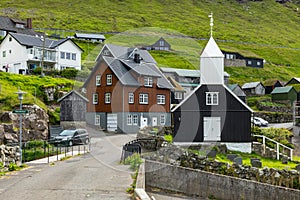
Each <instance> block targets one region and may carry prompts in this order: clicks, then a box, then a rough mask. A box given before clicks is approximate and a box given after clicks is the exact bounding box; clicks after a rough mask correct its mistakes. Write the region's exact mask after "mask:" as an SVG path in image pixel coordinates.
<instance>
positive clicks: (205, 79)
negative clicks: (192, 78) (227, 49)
mask: <svg viewBox="0 0 300 200" xmlns="http://www.w3.org/2000/svg"><path fill="white" fill-rule="evenodd" d="M209 17H210V39H209V41H208V43H207V44H206V46H205V48H204V50H203V52H202V54H201V56H200V75H201V76H200V84H201V85H223V84H224V55H223V53H222V51H221V50H220V48H219V47H218V45H217V43H216V42H215V40H214V38H213V37H212V28H213V25H214V24H213V16H212V14H210V15H209Z"/></svg>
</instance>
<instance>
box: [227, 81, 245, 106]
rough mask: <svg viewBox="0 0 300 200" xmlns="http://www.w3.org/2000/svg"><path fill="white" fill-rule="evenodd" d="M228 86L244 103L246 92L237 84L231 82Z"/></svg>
mask: <svg viewBox="0 0 300 200" xmlns="http://www.w3.org/2000/svg"><path fill="white" fill-rule="evenodd" d="M228 88H229V89H230V90H231V91H232V92H233V93H234V94H235V95H236V96H237V97H239V98H240V99H241V100H242V101H243V102H245V103H246V97H247V95H246V93H245V92H244V90H243V89H242V88H241V86H240V85H239V84H231V85H228Z"/></svg>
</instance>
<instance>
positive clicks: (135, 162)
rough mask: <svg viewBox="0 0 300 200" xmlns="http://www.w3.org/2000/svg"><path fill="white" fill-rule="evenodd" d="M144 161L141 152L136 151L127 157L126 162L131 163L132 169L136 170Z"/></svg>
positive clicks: (126, 163)
mask: <svg viewBox="0 0 300 200" xmlns="http://www.w3.org/2000/svg"><path fill="white" fill-rule="evenodd" d="M142 163H143V160H142V159H141V156H140V154H137V153H134V154H132V155H131V156H129V157H128V158H126V159H125V161H124V164H125V165H130V169H132V170H134V171H136V170H138V168H139V167H140V164H142Z"/></svg>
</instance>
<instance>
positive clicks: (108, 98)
mask: <svg viewBox="0 0 300 200" xmlns="http://www.w3.org/2000/svg"><path fill="white" fill-rule="evenodd" d="M104 98H105V100H104V102H105V103H106V104H109V103H111V93H110V92H107V93H105V95H104Z"/></svg>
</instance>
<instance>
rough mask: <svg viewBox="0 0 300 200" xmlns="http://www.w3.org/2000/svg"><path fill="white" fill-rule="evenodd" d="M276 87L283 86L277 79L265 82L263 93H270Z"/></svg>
mask: <svg viewBox="0 0 300 200" xmlns="http://www.w3.org/2000/svg"><path fill="white" fill-rule="evenodd" d="M277 87H283V84H282V83H281V82H280V81H279V80H276V81H271V82H268V83H265V94H271V92H272V91H273V90H274V89H275V88H277Z"/></svg>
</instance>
